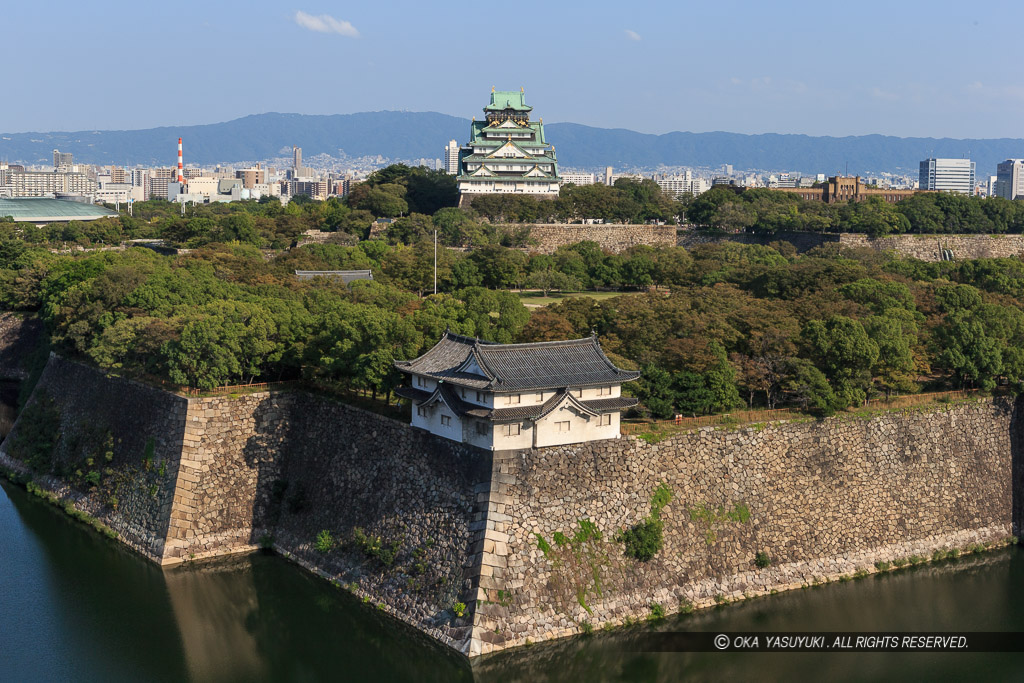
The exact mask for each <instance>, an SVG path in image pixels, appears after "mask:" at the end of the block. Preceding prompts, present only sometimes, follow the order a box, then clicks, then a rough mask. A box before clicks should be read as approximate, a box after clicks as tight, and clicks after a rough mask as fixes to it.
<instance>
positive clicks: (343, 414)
mask: <svg viewBox="0 0 1024 683" xmlns="http://www.w3.org/2000/svg"><path fill="white" fill-rule="evenodd" d="M287 406H288V409H287V412H288V418H287V422H288V424H287V425H281V424H279V421H278V420H279V417H278V415H277V414H276V413H275V412H274V409H273V408H264V407H263V406H262V405H261V406H260V407H259V408H257V410H256V411H255V413H254V417H255V418H256V419H255V423H254V433H252V434H251V436H250V437H249V439H248V440H247V442H246V445H245V448H244V449H243V450H244V454H245V460H246V466H247V467H250V468H253V469H254V470H255V471H257V472H258V474H257V482H256V491H257V492H256V502H255V504H254V505H253V508H252V511H253V519H252V522H253V524H252V539H253V542H257V543H258V542H259V541H260V540H261V537H262V538H263V539H264V541H266V540H268V539H269V538H270V537H272V538H273V542H274V545H275V547H277V548H278V549H279V550H280V551H282V552H286V553H289V554H291V555H293V556H294V557H295V558H297V559H298V560H299V561H300V562H303V563H305V564H307V565H310V566H315V567H318V568H320V569H322V570H323V571H325V572H326V573H327V574H329V575H330V576H332V577H334V578H336V579H337V580H338V581H339V582H341V583H343V584H346V585H350V586H358V591H359V593H360V594H362V595H366V596H369V597H371V599H372V600H373V601H374V602H380V603H382V604H384V605H386V606H388V607H390V608H392V609H393V610H395V612H396V613H397V614H398V615H399V616H401V617H403V618H404V619H406V620H409V621H411V622H412V623H415V624H417V625H418V626H419V627H420V628H425V629H428V630H429V629H440V631H441V632H442V633H443V634H444V635H446V636H447V637H450V638H452V639H454V640H459V639H460V638H461V637H464V636H465V635H466V633H467V632H468V631H466V630H460V629H466V628H467V627H468V619H467V620H466V623H462V622H459V623H453V622H455V620H454V619H453V614H452V613H451V608H452V606H453V605H454V604H455V603H456V602H459V601H463V602H467V603H468V602H469V600H468V599H467V597H466V596H467V595H468V593H469V592H470V591H471V589H472V588H473V586H471V585H470V584H471V581H470V579H469V576H470V575H471V574H472V571H471V568H470V567H469V566H467V558H468V557H469V555H470V553H471V552H472V548H471V545H472V542H471V541H472V538H471V537H472V531H471V526H472V524H473V521H474V519H476V517H475V515H477V514H479V511H480V510H479V508H478V505H477V498H478V491H479V489H480V485H481V483H482V482H489V481H490V476H491V461H490V453H487V452H485V451H481V450H479V449H475V448H470V447H464V446H461V445H460V444H456V443H452V442H447V441H443V440H440V439H436V438H433V437H430V436H429V435H426V434H423V433H422V432H419V431H417V430H414V429H412V428H411V427H410V426H409V425H406V424H404V423H401V422H398V421H395V420H392V419H389V418H385V417H382V416H380V415H376V414H373V413H369V412H366V411H363V410H360V409H358V408H353V407H351V406H346V405H343V404H339V403H335V402H333V401H330V400H327V399H324V398H322V397H317V396H312V395H308V394H305V393H298V392H296V393H293V394H289V395H288V397H287ZM322 532H326V534H327V535H329V538H330V543H329V544H327V543H326V542H325V544H324V545H322V546H321V547H320V548H319V549H318V548H317V538H318V536H319V535H320V534H321V533H322ZM324 538H325V539H326V538H327V536H326V535H325V536H324ZM327 545H329V546H330V547H327ZM467 570H470V571H467Z"/></svg>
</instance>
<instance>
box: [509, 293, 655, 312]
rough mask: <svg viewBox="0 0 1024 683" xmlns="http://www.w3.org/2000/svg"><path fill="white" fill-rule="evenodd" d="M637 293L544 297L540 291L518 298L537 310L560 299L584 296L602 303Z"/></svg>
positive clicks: (525, 304) (553, 294) (549, 294)
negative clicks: (605, 300)
mask: <svg viewBox="0 0 1024 683" xmlns="http://www.w3.org/2000/svg"><path fill="white" fill-rule="evenodd" d="M637 293H638V292H548V295H547V296H544V292H542V291H540V290H527V291H522V292H518V294H519V298H520V299H522V301H523V305H524V306H526V307H528V308H539V307H541V306H547V305H548V304H553V303H556V302H558V301H561V300H562V299H571V298H573V297H581V296H586V297H590V298H591V299H597V300H598V301H602V300H604V299H611V298H613V297H617V296H629V295H631V294H637Z"/></svg>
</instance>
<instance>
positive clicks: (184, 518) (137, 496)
mask: <svg viewBox="0 0 1024 683" xmlns="http://www.w3.org/2000/svg"><path fill="white" fill-rule="evenodd" d="M33 405H38V406H44V407H46V408H47V409H49V410H51V411H52V414H53V415H54V416H55V417H54V421H55V424H54V429H55V431H56V432H57V434H58V439H57V442H56V444H55V448H54V453H53V456H52V458H51V462H49V463H47V466H46V467H45V468H43V469H44V470H49V471H50V472H52V475H51V474H47V473H46V472H45V471H44V472H40V471H38V468H37V471H36V473H35V474H34V475H33V477H34V479H35V481H36V483H37V484H39V485H40V486H42V487H43V488H45V489H47V490H49V491H50V492H52V493H54V494H56V495H57V496H58V497H60V498H61V500H62V501H63V502H64V503H66V504H71V505H74V506H75V507H76V508H78V509H80V510H82V511H85V512H88V513H89V514H91V515H93V516H94V517H96V518H97V519H99V520H100V521H101V522H103V523H104V524H106V525H107V526H109V527H110V528H112V529H113V530H115V531H117V532H118V533H119V535H120V540H122V541H124V542H125V543H126V544H127V545H129V546H131V547H132V548H135V549H136V550H138V551H139V552H140V553H142V554H143V555H145V556H146V557H148V558H150V559H152V560H154V561H156V562H159V563H161V564H164V565H168V564H176V563H180V562H182V561H188V560H194V559H201V558H207V557H215V556H221V555H227V554H231V553H237V552H242V551H248V550H253V549H255V548H257V547H258V546H259V545H271V544H272V545H273V546H274V547H275V548H276V549H277V550H278V551H279V552H281V553H282V554H284V555H286V556H289V557H291V558H292V559H293V560H295V561H296V562H298V563H299V564H301V565H303V566H305V567H306V568H308V569H310V570H311V571H315V572H317V573H319V574H321V575H322V576H324V577H325V578H328V579H330V580H332V581H336V582H338V583H341V584H345V585H346V586H348V587H349V588H350V590H353V591H354V592H356V593H358V594H359V595H361V596H363V597H365V598H366V599H367V600H370V601H372V602H373V603H374V604H376V605H378V606H380V607H381V608H382V609H384V610H386V611H388V612H389V613H391V614H392V615H394V616H396V617H398V618H400V619H402V620H403V621H406V622H408V623H410V624H411V625H413V626H415V627H416V628H419V629H421V630H423V631H425V632H427V633H429V634H431V635H432V636H434V637H435V638H437V639H439V640H441V641H442V642H444V643H447V644H449V645H450V646H452V647H454V648H456V649H459V650H461V651H467V649H468V643H469V636H470V633H471V619H472V617H471V615H466V616H464V617H462V618H459V617H457V616H456V615H455V613H454V610H453V607H454V605H455V604H456V603H457V602H459V601H460V600H464V599H468V597H467V596H471V595H475V593H476V590H477V587H478V574H479V572H478V571H477V569H478V567H479V552H478V551H477V550H475V548H477V547H479V546H480V545H481V544H482V535H483V533H484V526H485V522H484V521H483V520H484V518H485V513H484V511H485V510H486V508H487V502H486V496H487V491H488V489H489V482H490V476H491V456H490V453H488V452H484V451H481V450H479V449H475V448H471V447H465V446H462V445H460V444H456V443H454V442H449V441H439V440H436V439H435V438H434V437H432V436H430V435H429V434H427V433H424V432H422V431H420V430H416V429H413V428H412V427H410V426H409V425H407V424H404V423H401V422H397V421H395V420H392V419H388V418H385V417H382V416H380V415H376V414H373V413H369V412H366V411H364V410H360V409H358V408H353V407H351V406H347V405H344V404H341V403H338V402H335V401H332V400H329V399H327V398H323V397H317V396H313V395H311V394H307V393H304V392H259V393H254V394H248V395H241V396H235V397H214V398H191V399H187V398H185V397H182V396H178V395H175V394H172V393H169V392H166V391H162V390H160V389H156V388H152V387H148V386H144V385H141V384H138V383H136V382H131V381H128V380H125V379H122V378H118V377H115V376H111V375H107V374H104V373H102V372H100V371H98V370H96V369H94V368H90V367H88V366H85V365H82V364H79V363H76V362H72V361H68V360H66V359H63V358H61V357H59V356H56V355H51V356H50V359H49V362H48V364H47V366H46V369H45V370H44V372H43V375H42V377H41V378H40V380H39V383H38V384H37V386H36V389H35V391H34V393H33V395H32V398H31V400H30V402H29V407H27V408H26V411H24V412H23V413H22V415H21V416H20V417H19V421H18V422H16V423H15V425H14V429H13V430H12V432H11V435H10V436H9V437H8V439H7V440H5V441H4V443H3V445H2V446H0V465H4V466H6V467H9V468H12V469H16V470H20V471H25V470H26V467H25V463H24V462H21V461H19V460H18V456H19V453H21V451H19V449H18V447H17V445H18V442H19V426H21V431H25V430H26V428H25V427H24V422H22V420H23V419H25V416H26V415H31V414H32V413H33V411H34V410H35V409H34V408H32V406H33ZM108 435H109V437H110V438H111V439H112V442H113V444H114V446H113V457H112V459H111V461H110V462H105V461H104V457H103V448H104V446H103V444H104V441H105V439H106V438H107V436H108ZM87 459H91V463H92V464H91V465H86V462H87V461H88V460H87ZM76 469H80V470H83V474H87V473H88V472H89V471H91V470H93V469H95V470H97V471H100V472H103V475H102V480H101V483H100V484H99V485H98V486H96V485H94V484H92V483H90V482H88V481H87V480H85V479H84V478H83V477H81V476H76V475H75V474H74V472H75V470H76ZM108 470H109V471H108ZM115 497H116V499H117V502H116V503H114V502H113V499H114V498H115ZM322 531H326V532H328V533H329V534H330V536H331V538H332V539H333V541H334V542H333V546H332V547H331V548H330V549H329V550H328V551H327V552H320V551H319V550H318V549H317V548H316V539H317V536H318V534H320V532H322Z"/></svg>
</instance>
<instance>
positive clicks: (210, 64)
mask: <svg viewBox="0 0 1024 683" xmlns="http://www.w3.org/2000/svg"><path fill="white" fill-rule="evenodd" d="M290 1H291V0H283V1H281V0H277V1H275V2H263V1H257V2H241V1H238V0H206V1H205V2H192V1H189V0H183V1H182V2H154V3H150V2H139V1H138V0H136V1H134V2H120V1H116V0H115V1H110V2H105V1H103V0H100V1H99V2H68V1H67V0H56V1H52V2H31V3H29V2H17V3H13V2H12V3H8V4H9V5H10V6H8V7H5V9H4V13H3V14H2V15H0V36H3V41H4V44H5V54H6V55H7V59H6V62H7V68H6V69H5V75H4V86H3V91H4V92H5V94H6V97H5V98H4V100H5V101H4V103H3V105H2V106H0V132H24V131H31V130H80V129H112V128H113V129H122V128H148V127H152V126H158V125H184V124H198V123H212V122H216V121H226V120H229V119H233V118H237V117H239V116H244V115H247V114H254V113H260V112H268V111H279V112H297V113H304V114H333V113H351V112H359V111H377V110H383V109H404V110H410V111H439V112H443V113H446V114H453V115H458V116H464V117H467V118H468V117H469V116H473V115H477V114H479V113H480V109H481V107H482V106H483V105H484V104H485V103H486V99H487V94H488V93H489V92H490V89H491V86H497V87H498V88H499V89H516V88H519V87H520V86H524V87H525V88H526V92H527V100H528V101H529V102H530V103H531V104H532V105H533V106H534V115H535V116H542V117H544V119H545V121H549V122H555V121H573V122H577V123H584V124H588V125H594V126H601V127H609V128H629V129H632V130H638V131H643V132H650V133H663V132H668V131H673V130H689V131H695V132H701V131H712V130H724V131H733V132H740V133H764V132H777V133H806V134H811V135H836V136H842V135H860V134H867V133H882V134H890V135H901V136H929V137H1024V129H1022V126H1021V123H1022V117H1021V116H1020V113H1019V112H1020V111H1021V108H1022V105H1024V69H1021V68H1020V65H1021V59H1020V57H1019V56H1017V57H1014V55H1015V54H1018V52H1019V47H1018V45H1019V34H1020V27H1021V25H1022V19H1024V3H1021V2H1019V0H1017V1H1016V2H1014V1H1004V0H994V1H990V2H986V3H969V2H964V1H963V0H961V1H958V2H945V1H935V0H933V1H932V2H907V1H903V2H894V1H892V0H890V1H889V2H871V1H867V2H858V3H855V4H850V3H830V2H827V1H826V2H808V1H807V0H804V1H803V2H789V1H788V0H776V1H775V2H770V3H768V2H745V1H742V0H741V1H739V2H729V3H715V2H709V1H707V0H703V1H702V2H699V3H696V2H669V1H664V2H644V1H643V0H632V1H630V2H622V1H621V0H619V1H616V2H606V1H605V0H591V1H590V2H588V3H575V2H574V3H569V2H562V1H559V0H554V1H549V2H531V1H529V0H477V1H476V2H444V1H434V2H427V1H423V0H420V1H419V2H406V1H404V0H403V1H398V2H389V1H387V0H378V1H377V2H366V1H365V0H364V1H363V2H359V3H345V2H322V1H319V0H300V2H299V3H298V4H289V3H290ZM19 54H21V55H24V57H23V58H22V57H16V56H15V55H19Z"/></svg>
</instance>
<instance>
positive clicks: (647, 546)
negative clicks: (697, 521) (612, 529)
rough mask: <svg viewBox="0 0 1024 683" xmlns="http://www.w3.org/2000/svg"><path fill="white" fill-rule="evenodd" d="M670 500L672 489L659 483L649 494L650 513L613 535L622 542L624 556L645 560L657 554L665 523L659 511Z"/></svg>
mask: <svg viewBox="0 0 1024 683" xmlns="http://www.w3.org/2000/svg"><path fill="white" fill-rule="evenodd" d="M671 500H672V489H671V488H669V486H668V484H665V483H661V484H659V485H658V488H656V489H655V490H654V494H653V495H652V496H651V514H649V515H648V516H647V517H645V518H644V519H643V521H641V522H638V523H637V524H634V525H633V526H632V527H630V528H629V529H623V530H622V531H620V532H619V533H618V534H616V535H615V540H616V541H619V542H620V543H622V544H623V546H624V548H623V552H624V554H625V555H626V556H628V557H632V558H634V559H637V560H640V561H641V562H647V561H648V560H650V559H651V558H653V557H654V556H655V555H657V554H658V551H659V550H661V547H662V545H663V544H664V529H665V525H664V523H662V521H661V511H662V509H663V508H664V507H665V506H666V505H668V503H669V501H671Z"/></svg>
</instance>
